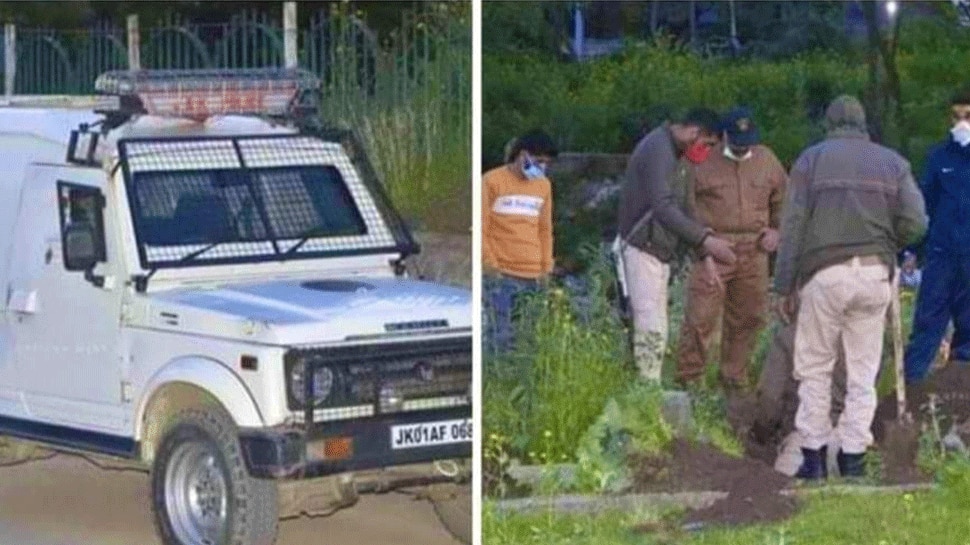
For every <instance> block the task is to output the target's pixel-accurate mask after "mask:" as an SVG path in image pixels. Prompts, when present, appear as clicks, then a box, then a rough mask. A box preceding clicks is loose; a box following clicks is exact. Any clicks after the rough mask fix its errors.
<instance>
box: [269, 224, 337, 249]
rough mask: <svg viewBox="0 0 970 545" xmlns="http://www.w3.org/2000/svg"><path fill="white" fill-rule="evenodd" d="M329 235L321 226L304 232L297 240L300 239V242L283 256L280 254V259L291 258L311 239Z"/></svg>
mask: <svg viewBox="0 0 970 545" xmlns="http://www.w3.org/2000/svg"><path fill="white" fill-rule="evenodd" d="M327 234H329V233H327V230H326V229H325V228H323V227H320V226H319V225H318V226H316V227H314V228H312V229H307V230H306V231H304V232H302V233H300V234H299V235H297V238H299V239H300V240H298V241H297V243H296V244H294V245H293V246H291V247H290V248H289V249H287V250H286V251H285V252H283V253H282V254H280V257H289V256H291V255H293V254H294V253H296V251H297V250H299V249H300V247H301V246H303V245H304V244H306V243H307V241H308V240H310V239H311V238H313V237H318V236H322V235H327Z"/></svg>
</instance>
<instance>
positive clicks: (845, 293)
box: [774, 96, 927, 479]
mask: <svg viewBox="0 0 970 545" xmlns="http://www.w3.org/2000/svg"><path fill="white" fill-rule="evenodd" d="M825 125H826V130H827V136H826V139H825V140H824V141H823V142H821V143H819V144H817V145H814V146H812V147H810V148H808V149H807V150H805V151H804V152H803V153H802V154H801V156H800V157H799V158H798V160H797V161H796V162H795V166H794V167H793V168H792V171H791V176H790V183H789V186H788V189H787V199H786V202H785V213H784V218H783V223H782V229H781V244H780V245H779V248H778V260H777V262H776V268H775V285H774V288H775V292H776V293H777V294H778V295H779V297H780V298H779V305H778V311H779V314H780V316H781V318H782V319H783V320H784V321H786V322H790V321H791V320H792V319H793V318H794V316H795V313H796V312H797V315H798V319H797V325H796V333H795V347H794V368H795V369H794V374H795V378H796V379H797V380H798V381H799V384H798V402H799V405H798V412H797V413H796V415H795V428H796V430H797V431H798V434H799V438H800V442H801V449H802V455H803V461H802V465H801V467H800V468H799V470H798V472H797V474H796V476H797V477H799V478H802V479H824V478H826V477H827V469H826V464H825V460H826V458H827V455H828V453H827V447H826V445H827V443H828V441H829V440H830V439H831V435H832V432H833V430H832V421H831V419H830V411H831V388H832V371H833V368H834V366H835V362H836V359H837V358H838V348H839V345H840V344H841V346H842V348H843V350H844V351H845V368H846V396H845V408H844V409H843V411H842V414H841V415H840V417H839V420H838V424H837V425H836V427H835V430H834V431H835V435H836V437H837V439H838V443H839V445H840V450H839V453H838V465H839V472H840V473H841V475H842V476H844V477H858V476H862V475H863V469H864V462H863V458H864V456H865V452H866V449H867V448H868V447H869V445H870V444H871V443H872V433H871V431H870V427H871V425H872V418H873V416H874V415H875V411H876V374H877V373H878V371H879V363H880V361H881V359H882V343H883V333H884V332H885V324H886V310H887V308H888V307H889V302H890V297H891V292H892V290H891V286H890V282H891V274H892V270H893V268H894V265H895V261H896V255H897V253H898V252H899V250H900V249H901V248H903V247H906V246H908V245H910V244H915V243H917V242H919V240H920V238H922V236H923V233H924V232H925V231H926V225H927V218H926V212H925V207H924V203H923V197H922V195H921V194H920V192H919V189H918V188H917V186H916V182H915V181H914V180H913V175H912V172H911V170H910V166H909V163H908V162H907V161H906V160H905V159H903V158H902V157H901V156H900V155H899V154H897V153H896V152H894V151H893V150H890V149H888V148H885V147H882V146H880V145H877V144H875V143H872V142H870V141H869V135H868V133H867V131H866V119H865V111H864V110H863V108H862V104H860V103H859V101H858V100H857V99H855V98H853V97H848V96H842V97H839V98H837V99H835V100H834V101H833V102H832V104H830V105H829V107H828V109H827V110H826V112H825ZM796 309H797V311H796Z"/></svg>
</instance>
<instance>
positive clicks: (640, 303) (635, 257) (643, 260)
mask: <svg viewBox="0 0 970 545" xmlns="http://www.w3.org/2000/svg"><path fill="white" fill-rule="evenodd" d="M623 269H624V276H625V277H626V285H627V291H628V292H629V295H630V311H631V313H632V314H633V329H634V331H633V355H634V357H635V359H636V362H637V367H638V368H639V369H640V377H641V378H643V379H645V380H649V381H656V382H659V381H660V371H661V369H662V367H663V359H664V353H665V352H666V350H667V336H668V326H667V295H668V294H667V283H668V282H669V281H670V266H669V265H667V264H666V263H664V262H662V261H660V260H659V259H657V258H656V257H654V256H652V255H650V254H648V253H647V252H644V251H642V250H640V249H638V248H634V247H633V246H630V245H627V246H626V248H624V249H623Z"/></svg>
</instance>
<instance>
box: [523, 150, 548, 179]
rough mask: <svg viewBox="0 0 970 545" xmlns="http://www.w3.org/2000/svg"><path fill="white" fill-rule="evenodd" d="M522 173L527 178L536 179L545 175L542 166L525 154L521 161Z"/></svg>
mask: <svg viewBox="0 0 970 545" xmlns="http://www.w3.org/2000/svg"><path fill="white" fill-rule="evenodd" d="M522 174H525V177H526V179H528V180H538V179H539V178H543V177H545V175H546V169H544V168H542V166H541V165H539V164H538V163H536V162H535V161H533V160H532V158H531V157H529V156H528V155H526V156H525V160H524V161H523V162H522Z"/></svg>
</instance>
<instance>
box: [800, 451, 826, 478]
mask: <svg viewBox="0 0 970 545" xmlns="http://www.w3.org/2000/svg"><path fill="white" fill-rule="evenodd" d="M828 450H829V448H828V447H827V446H825V447H822V448H820V449H818V450H812V449H807V448H802V465H801V467H799V468H798V473H795V476H796V477H798V478H799V479H804V480H806V481H814V480H820V479H826V478H828V476H829V471H828Z"/></svg>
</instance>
